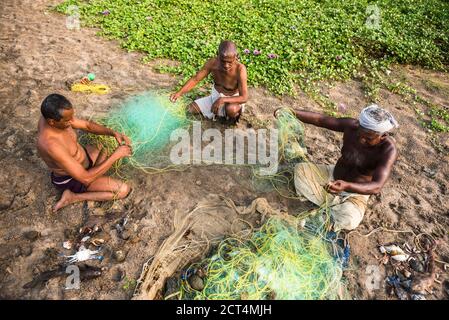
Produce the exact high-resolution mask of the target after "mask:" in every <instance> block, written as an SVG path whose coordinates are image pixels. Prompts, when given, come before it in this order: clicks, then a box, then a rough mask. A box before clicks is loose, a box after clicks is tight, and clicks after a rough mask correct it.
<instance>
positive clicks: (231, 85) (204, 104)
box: [170, 41, 248, 121]
mask: <svg viewBox="0 0 449 320" xmlns="http://www.w3.org/2000/svg"><path fill="white" fill-rule="evenodd" d="M237 58H238V55H237V47H236V45H235V44H234V43H233V42H231V41H222V42H221V43H220V46H219V47H218V55H217V56H216V57H214V58H212V59H210V60H209V61H207V62H206V64H205V65H204V67H203V68H202V69H201V70H200V71H198V73H197V74H196V75H194V76H193V77H192V78H191V79H190V80H189V81H187V82H186V84H185V85H184V86H183V87H182V88H181V90H179V91H178V92H176V93H174V94H172V95H171V96H170V100H171V101H172V102H175V101H176V100H177V99H178V98H179V97H181V96H182V95H183V94H185V93H187V92H189V91H190V90H192V89H193V88H194V87H195V86H196V85H197V84H198V83H199V82H200V81H201V80H203V79H204V78H206V77H207V76H208V75H209V74H210V73H212V77H213V79H214V87H213V88H212V93H211V95H210V96H207V97H204V98H200V99H197V100H195V102H193V103H191V104H190V106H189V111H190V112H192V113H201V114H202V115H203V116H204V117H205V118H207V119H215V117H216V116H218V117H225V118H228V119H233V120H234V121H237V120H238V118H239V117H240V115H241V114H242V113H243V111H244V107H245V106H244V104H245V102H246V101H247V100H248V87H247V83H246V80H247V74H246V67H245V66H244V65H243V64H241V63H240V62H239V61H238V59H237Z"/></svg>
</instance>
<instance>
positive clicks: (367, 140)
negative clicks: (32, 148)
mask: <svg viewBox="0 0 449 320" xmlns="http://www.w3.org/2000/svg"><path fill="white" fill-rule="evenodd" d="M276 111H277V110H276ZM295 114H296V117H297V118H298V119H299V120H300V121H302V122H304V123H309V124H313V125H315V126H317V127H321V128H326V129H329V130H332V131H337V132H343V147H342V148H341V157H340V159H338V161H337V163H336V165H335V169H334V179H335V181H333V182H330V183H329V184H328V185H327V186H326V189H327V190H328V191H329V192H331V193H340V192H342V191H346V192H352V193H358V194H366V195H371V194H378V193H379V192H380V191H381V189H382V187H383V186H384V184H385V182H386V181H387V179H388V177H389V176H390V173H391V170H392V168H393V164H394V162H395V161H396V159H397V157H398V153H397V149H396V145H395V143H394V141H393V139H392V138H391V137H389V136H388V134H386V133H385V134H379V133H377V132H374V131H371V130H368V129H365V128H363V127H361V126H360V125H359V121H358V120H356V119H352V118H334V117H329V116H326V115H323V114H319V113H315V112H310V111H302V110H295ZM275 116H276V112H275Z"/></svg>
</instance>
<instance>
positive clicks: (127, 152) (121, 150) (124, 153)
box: [114, 145, 132, 159]
mask: <svg viewBox="0 0 449 320" xmlns="http://www.w3.org/2000/svg"><path fill="white" fill-rule="evenodd" d="M114 154H115V155H116V156H117V157H118V158H119V159H121V158H126V157H130V156H131V155H132V149H131V147H130V146H127V145H121V146H119V147H118V148H117V149H116V150H115V152H114Z"/></svg>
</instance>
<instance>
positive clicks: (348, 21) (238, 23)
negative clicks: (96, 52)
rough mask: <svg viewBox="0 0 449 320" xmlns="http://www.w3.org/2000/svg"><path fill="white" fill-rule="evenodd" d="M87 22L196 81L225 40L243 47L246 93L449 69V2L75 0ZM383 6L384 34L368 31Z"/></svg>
mask: <svg viewBox="0 0 449 320" xmlns="http://www.w3.org/2000/svg"><path fill="white" fill-rule="evenodd" d="M69 5H76V6H78V8H79V13H80V16H81V20H82V23H83V24H84V25H86V26H96V27H100V28H101V34H102V35H104V36H106V37H109V38H114V39H120V40H121V43H122V46H123V47H124V48H126V49H128V50H138V51H143V52H145V53H147V55H148V59H150V60H151V59H156V58H164V59H171V60H176V61H179V62H181V64H180V65H178V66H175V67H173V66H161V67H160V69H162V70H164V71H167V72H172V73H174V74H180V75H182V76H183V78H187V77H189V76H191V75H192V74H193V73H194V72H195V70H196V69H197V68H198V67H200V66H201V65H203V64H204V62H205V61H206V59H208V58H209V57H211V56H213V55H214V54H215V52H216V50H217V45H218V43H219V42H220V40H222V39H230V40H233V41H235V42H236V43H237V44H238V47H239V51H240V59H241V61H242V62H243V63H244V64H245V65H247V66H248V70H249V75H248V77H249V84H250V85H252V86H259V85H260V86H265V87H267V88H268V89H269V90H271V91H272V92H274V93H279V94H282V93H293V88H294V87H295V84H298V85H300V87H301V86H307V84H309V83H310V82H312V83H313V82H314V81H317V80H335V79H348V78H350V77H352V76H353V75H354V74H355V73H356V72H357V71H358V70H360V68H363V67H365V66H366V65H367V62H369V61H370V60H372V59H376V60H379V61H380V62H381V63H380V64H379V65H386V64H389V63H392V62H398V63H410V64H419V65H422V66H425V67H428V68H433V69H445V66H447V65H448V61H449V56H448V55H449V54H448V52H449V23H447V21H449V2H447V1H443V0H426V1H415V0H381V1H376V2H373V1H363V0H357V1H334V0H321V1H317V0H315V1H312V0H215V1H200V0H140V1H139V0H135V1H133V0H93V1H81V0H69V1H65V2H63V3H62V4H60V5H59V6H57V7H56V10H57V11H59V12H63V13H67V8H68V7H69ZM373 5H376V6H377V8H378V13H379V18H380V20H379V28H375V27H374V28H373V27H370V26H372V24H369V23H367V21H368V22H369V21H370V19H371V17H372V14H373V12H375V11H373V10H372V8H373ZM370 10H371V11H370Z"/></svg>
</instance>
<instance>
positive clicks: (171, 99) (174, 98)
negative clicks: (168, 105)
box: [170, 91, 181, 102]
mask: <svg viewBox="0 0 449 320" xmlns="http://www.w3.org/2000/svg"><path fill="white" fill-rule="evenodd" d="M180 96H181V94H180V93H179V91H178V92H176V93H173V94H172V95H171V96H170V101H171V102H176V100H178V98H179V97H180Z"/></svg>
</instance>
